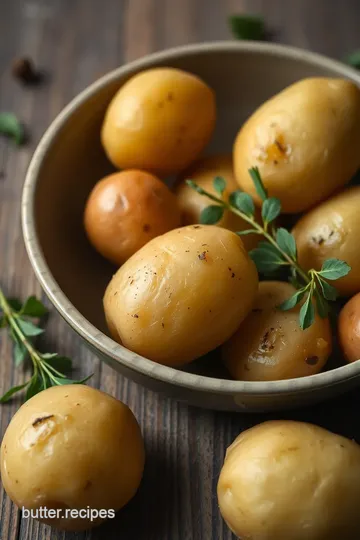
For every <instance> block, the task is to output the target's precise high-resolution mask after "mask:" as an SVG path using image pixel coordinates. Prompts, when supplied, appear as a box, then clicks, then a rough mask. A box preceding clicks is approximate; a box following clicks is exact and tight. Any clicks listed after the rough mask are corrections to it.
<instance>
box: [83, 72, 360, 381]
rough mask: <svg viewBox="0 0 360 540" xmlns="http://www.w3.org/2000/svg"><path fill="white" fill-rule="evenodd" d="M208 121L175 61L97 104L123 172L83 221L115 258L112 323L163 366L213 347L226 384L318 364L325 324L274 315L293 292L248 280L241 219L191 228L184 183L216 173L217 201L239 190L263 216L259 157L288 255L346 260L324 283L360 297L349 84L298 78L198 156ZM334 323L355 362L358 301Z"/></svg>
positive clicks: (201, 85)
mask: <svg viewBox="0 0 360 540" xmlns="http://www.w3.org/2000/svg"><path fill="white" fill-rule="evenodd" d="M215 125H216V99H215V95H214V92H213V91H212V89H211V88H209V86H208V85H207V84H206V83H205V82H204V81H202V80H200V79H199V78H198V77H196V76H195V75H192V74H190V73H186V72H183V71H180V70H178V69H171V68H156V69H150V70H148V71H144V72H141V73H139V74H137V75H134V76H133V77H132V78H131V79H130V80H129V81H127V82H126V83H125V84H124V85H123V86H122V87H121V88H120V89H119V91H118V92H117V93H116V95H115V96H114V98H113V99H112V101H111V103H110V105H109V106H108V109H107V111H106V114H105V118H104V122H103V126H102V131H101V140H102V144H103V147H104V150H105V152H106V154H107V156H108V157H109V159H110V160H111V162H112V163H113V165H114V166H115V167H116V168H118V169H121V171H120V172H116V173H113V174H112V175H110V176H108V177H106V178H104V179H102V180H100V181H99V182H98V183H97V184H96V185H95V187H94V189H93V191H92V192H91V194H90V196H89V199H88V201H87V204H86V208H85V213H84V223H85V229H86V232H87V235H88V238H89V240H90V242H91V243H92V244H93V246H94V247H95V248H96V249H97V251H98V252H99V253H101V254H102V255H103V256H104V257H106V258H107V259H108V260H110V261H111V262H112V263H114V264H115V265H116V266H117V267H120V268H119V270H118V271H117V272H116V273H115V275H114V277H113V279H112V280H111V282H110V283H109V286H108V287H107V290H106V292H105V296H104V309H105V316H106V320H107V323H108V327H109V330H110V333H111V335H112V336H113V338H114V339H115V340H116V341H118V342H119V343H121V344H123V345H124V346H125V347H127V348H128V349H130V350H132V351H134V352H136V353H138V354H140V355H142V356H144V357H146V358H149V359H151V360H153V361H154V362H159V363H161V364H164V365H167V366H171V367H181V366H185V365H186V364H188V363H189V362H192V361H193V360H195V359H197V358H199V357H200V356H203V355H205V354H206V353H208V352H210V351H211V350H213V349H215V348H217V347H221V354H220V356H221V358H222V361H223V364H224V366H225V367H226V369H227V371H228V373H229V375H230V376H232V377H233V378H234V379H238V380H247V381H271V380H280V379H290V378H294V377H304V376H307V375H312V374H315V373H318V372H319V371H320V370H321V369H323V368H324V366H325V365H326V362H327V360H328V358H329V356H330V354H331V352H332V348H333V334H335V333H336V332H332V330H331V327H330V322H329V320H327V319H321V318H320V317H319V316H317V317H316V319H315V323H314V324H313V325H312V326H311V327H310V328H309V329H307V330H305V331H303V330H301V329H300V327H299V325H298V314H299V309H300V307H301V306H297V307H296V308H294V309H293V310H291V311H288V312H281V311H279V310H278V309H277V306H278V305H279V304H280V303H281V302H283V301H284V300H286V299H287V298H289V297H290V296H291V295H292V294H293V293H294V292H295V290H294V288H293V287H292V285H290V284H289V283H285V282H281V281H260V285H259V283H258V281H259V280H258V274H257V271H256V268H255V266H254V264H253V262H252V261H251V259H250V257H249V256H248V251H249V250H251V249H253V248H254V247H256V245H257V243H258V241H259V239H260V237H259V236H258V235H254V234H250V235H246V236H242V237H241V238H240V237H239V236H238V235H237V234H236V233H237V232H239V231H242V230H244V229H246V228H248V225H247V223H246V222H245V221H244V220H243V219H242V218H240V217H239V216H236V215H235V214H233V213H232V212H230V211H225V212H224V215H223V217H222V219H221V221H220V222H219V223H218V224H217V225H216V226H209V225H200V224H199V221H200V214H201V212H202V210H203V209H204V208H205V207H206V206H208V205H209V204H211V201H210V200H209V199H208V198H207V197H204V196H202V195H200V194H199V193H197V192H196V191H194V190H193V189H191V187H189V186H188V185H187V183H186V179H189V178H191V179H192V180H194V181H195V182H196V183H197V184H198V185H199V186H201V187H202V188H204V189H205V190H207V191H208V192H210V193H213V194H216V192H215V190H214V187H213V179H214V177H217V176H221V177H223V178H224V179H225V180H226V183H227V187H226V190H225V191H224V193H223V194H222V197H223V199H224V200H225V201H227V200H228V199H229V195H230V194H231V193H232V192H234V191H236V190H239V189H240V190H243V191H245V192H247V193H249V194H250V195H251V196H252V197H253V198H254V201H255V203H256V204H257V209H256V214H255V218H256V219H257V220H261V200H260V199H259V197H258V195H257V193H256V191H255V187H254V185H253V183H252V180H251V177H250V175H249V173H248V170H249V169H250V168H251V167H258V168H259V171H260V174H261V176H262V179H263V182H264V185H265V187H266V189H267V191H268V193H269V196H274V197H278V198H279V199H280V201H281V205H282V211H283V214H293V216H292V218H291V220H292V222H293V223H294V222H295V226H294V228H293V231H292V232H293V234H294V236H295V238H296V242H297V247H298V258H299V262H300V265H301V266H303V268H304V269H306V270H308V269H311V268H314V269H317V270H320V268H321V266H322V263H323V262H324V261H325V260H326V259H327V258H339V259H342V260H345V261H346V262H347V263H348V264H349V265H350V266H351V268H352V270H351V272H350V273H349V274H348V275H347V276H346V277H344V278H342V279H339V280H337V282H335V286H336V287H337V289H338V291H339V293H340V294H341V295H342V296H343V297H347V296H353V295H355V294H356V293H360V257H359V256H358V250H357V237H358V235H359V234H360V220H359V219H358V216H357V213H358V210H357V207H358V204H360V187H351V188H348V189H346V190H343V191H342V189H343V188H344V186H345V184H346V183H348V182H349V181H350V180H351V179H352V177H353V176H354V174H355V173H356V172H357V170H358V169H359V167H360V152H359V150H358V149H359V147H360V91H359V89H358V88H357V87H356V86H355V84H354V83H352V82H350V81H347V80H342V79H326V78H314V79H305V80H302V81H300V82H298V83H295V84H293V85H292V86H290V87H289V88H287V89H285V90H284V91H282V92H281V93H280V94H278V95H277V96H275V97H273V98H272V99H270V100H269V101H267V102H266V103H264V104H263V105H262V106H261V107H260V108H259V109H258V110H257V111H255V112H254V114H253V115H252V116H251V117H250V118H249V119H248V120H247V121H246V122H245V124H244V125H243V126H239V128H240V129H239V132H238V134H237V136H236V138H235V141H234V147H233V153H232V154H231V153H229V154H223V155H210V156H208V157H203V152H204V149H205V147H206V145H207V143H208V142H209V141H210V139H211V136H212V134H213V131H214V129H215ZM229 150H230V149H229ZM169 175H175V178H176V182H175V188H174V189H173V190H172V191H171V190H170V189H169V187H167V184H166V183H165V182H164V180H166V179H167V178H168V177H169ZM279 219H280V220H282V219H284V217H281V216H280V218H279ZM285 219H289V218H286V216H285ZM350 320H351V324H350ZM338 326H339V329H338V335H339V342H340V345H341V347H342V350H343V352H344V357H345V359H346V360H347V361H353V360H356V359H358V358H360V297H356V296H355V297H354V298H353V300H352V303H351V307H345V308H344V310H343V312H342V313H341V316H340V317H339V325H338ZM357 327H359V330H358V329H357Z"/></svg>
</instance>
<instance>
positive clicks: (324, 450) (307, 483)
mask: <svg viewBox="0 0 360 540" xmlns="http://www.w3.org/2000/svg"><path fill="white" fill-rule="evenodd" d="M359 496H360V447H359V446H358V445H357V444H356V443H355V442H353V441H349V440H348V439H346V438H344V437H340V436H339V435H334V434H333V433H330V432H329V431H326V430H325V429H322V428H320V427H317V426H313V425H311V424H305V423H301V422H291V421H273V422H265V423H264V424H260V425H258V426H256V427H254V428H252V429H249V430H247V431H245V432H243V433H242V434H241V435H239V437H238V438H237V439H236V440H235V441H234V442H233V444H232V445H231V446H230V447H229V448H228V450H227V452H226V458H225V463H224V466H223V468H222V470H221V474H220V478H219V483H218V500H219V505H220V511H221V513H222V516H223V518H224V519H225V521H226V522H227V524H228V525H229V527H230V529H231V530H232V531H233V532H234V533H235V534H236V535H237V536H239V537H240V538H242V539H244V540H245V539H246V540H340V539H341V540H355V538H359V537H360V517H359V509H358V506H359V502H358V501H359Z"/></svg>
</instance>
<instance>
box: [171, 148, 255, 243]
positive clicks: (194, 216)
mask: <svg viewBox="0 0 360 540" xmlns="http://www.w3.org/2000/svg"><path fill="white" fill-rule="evenodd" d="M216 176H221V177H223V178H224V179H225V180H226V190H225V191H224V193H223V198H224V200H228V199H229V195H230V193H232V192H234V191H236V190H238V189H239V186H238V185H237V183H236V181H235V179H234V174H233V167H232V156H231V155H216V156H211V157H208V158H204V159H202V160H200V161H198V162H197V163H196V164H195V165H194V166H193V167H191V168H190V169H189V170H188V171H186V173H184V175H183V178H182V181H181V182H180V184H179V185H178V186H177V188H176V194H177V197H178V202H179V206H180V210H181V213H182V221H183V225H192V224H194V223H199V221H200V214H201V212H202V210H204V208H206V207H207V206H209V205H210V204H214V203H213V202H212V201H211V200H209V199H208V198H207V197H205V196H204V195H200V193H197V192H196V191H195V190H193V189H192V188H191V187H189V186H188V185H187V184H186V180H187V179H191V180H194V182H196V183H197V184H198V185H199V186H201V187H202V188H203V189H206V191H209V192H210V193H212V194H214V195H217V196H219V194H218V193H217V192H216V190H215V189H214V187H213V181H214V178H215V177H216ZM256 218H257V220H258V221H260V219H261V212H260V210H258V209H257V210H256ZM217 226H218V227H224V229H229V230H230V231H234V232H237V231H244V230H245V229H250V228H251V225H249V224H248V223H247V222H246V221H244V220H243V219H242V218H240V217H239V216H237V215H235V214H233V213H232V212H229V211H227V210H226V211H225V212H224V215H223V217H222V219H221V220H220V221H219V222H218V223H217ZM242 241H243V242H244V245H245V247H246V249H247V250H251V249H253V248H255V247H256V246H257V244H258V242H259V236H257V235H254V234H250V235H246V236H243V237H242Z"/></svg>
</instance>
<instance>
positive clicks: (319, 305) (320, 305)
mask: <svg viewBox="0 0 360 540" xmlns="http://www.w3.org/2000/svg"><path fill="white" fill-rule="evenodd" d="M315 300H316V309H317V312H318V314H319V315H320V317H321V318H322V319H326V318H327V316H328V315H329V304H328V303H327V301H326V300H325V298H324V297H323V296H322V295H321V294H320V292H319V291H318V290H315Z"/></svg>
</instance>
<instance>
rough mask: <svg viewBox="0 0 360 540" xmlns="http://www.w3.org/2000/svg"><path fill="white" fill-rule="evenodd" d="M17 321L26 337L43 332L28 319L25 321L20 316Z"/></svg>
mask: <svg viewBox="0 0 360 540" xmlns="http://www.w3.org/2000/svg"><path fill="white" fill-rule="evenodd" d="M17 323H18V325H19V327H20V329H21V331H22V332H23V333H24V335H25V336H26V337H33V336H38V335H40V334H42V333H43V332H44V330H43V329H42V328H39V327H38V326H36V325H35V324H33V323H32V322H30V321H25V319H22V318H21V317H19V318H18V319H17Z"/></svg>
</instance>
